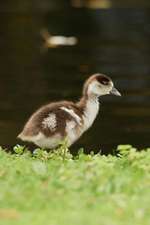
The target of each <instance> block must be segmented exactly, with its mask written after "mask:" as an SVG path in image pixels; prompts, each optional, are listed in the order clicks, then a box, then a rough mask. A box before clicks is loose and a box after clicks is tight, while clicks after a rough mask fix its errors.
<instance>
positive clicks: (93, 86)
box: [88, 81, 100, 95]
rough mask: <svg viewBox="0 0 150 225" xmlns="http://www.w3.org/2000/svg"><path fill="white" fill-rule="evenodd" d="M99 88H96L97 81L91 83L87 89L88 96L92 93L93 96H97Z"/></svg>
mask: <svg viewBox="0 0 150 225" xmlns="http://www.w3.org/2000/svg"><path fill="white" fill-rule="evenodd" d="M99 92H100V91H99V87H98V82H97V81H93V82H92V83H91V84H90V85H89V87H88V94H90V93H94V94H98V95H99Z"/></svg>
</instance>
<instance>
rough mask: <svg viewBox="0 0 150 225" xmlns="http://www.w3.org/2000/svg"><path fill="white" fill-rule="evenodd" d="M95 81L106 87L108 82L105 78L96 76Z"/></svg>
mask: <svg viewBox="0 0 150 225" xmlns="http://www.w3.org/2000/svg"><path fill="white" fill-rule="evenodd" d="M97 81H98V82H99V83H101V84H103V85H108V84H109V81H110V80H109V78H107V77H105V76H98V77H97Z"/></svg>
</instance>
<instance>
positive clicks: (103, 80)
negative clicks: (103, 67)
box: [83, 73, 121, 97]
mask: <svg viewBox="0 0 150 225" xmlns="http://www.w3.org/2000/svg"><path fill="white" fill-rule="evenodd" d="M108 94H113V95H117V96H121V94H120V92H119V91H118V90H117V89H116V88H115V87H114V84H113V82H112V80H111V78H110V77H108V76H106V75H104V74H99V73H98V74H94V75H92V76H91V77H89V78H88V79H87V80H86V82H85V84H84V87H83V95H87V96H94V95H95V96H97V97H99V96H102V95H108Z"/></svg>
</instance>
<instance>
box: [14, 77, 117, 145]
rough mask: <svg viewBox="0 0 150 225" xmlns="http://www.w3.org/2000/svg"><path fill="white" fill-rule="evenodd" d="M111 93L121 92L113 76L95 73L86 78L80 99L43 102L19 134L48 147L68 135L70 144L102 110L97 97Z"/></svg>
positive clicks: (25, 139) (58, 142) (24, 138)
mask: <svg viewBox="0 0 150 225" xmlns="http://www.w3.org/2000/svg"><path fill="white" fill-rule="evenodd" d="M111 93H112V94H115V95H120V93H119V92H118V91H117V89H115V88H114V85H113V82H112V80H111V79H110V78H109V77H107V76H106V75H103V74H94V75H92V76H91V77H90V78H88V79H87V80H86V82H85V84H84V87H83V95H82V97H81V99H80V100H79V102H77V103H73V102H69V101H60V102H54V103H50V104H48V105H45V106H42V107H41V108H40V109H39V110H37V111H36V112H35V113H34V114H33V115H32V116H31V117H30V118H29V120H28V121H27V123H26V124H25V126H24V129H23V131H22V132H21V133H20V134H19V135H18V137H19V138H20V139H22V140H23V141H29V142H33V143H34V144H36V145H38V146H40V147H42V148H49V149H51V148H55V147H57V146H58V145H59V144H60V142H61V141H63V140H64V139H65V138H67V141H68V146H70V145H72V144H73V143H74V142H75V141H76V140H77V139H78V138H79V137H80V136H81V135H82V134H83V133H84V132H85V131H86V130H87V129H88V128H89V127H90V126H91V125H92V123H93V122H94V120H95V118H96V116H97V114H98V111H99V102H98V97H99V96H102V95H106V94H111Z"/></svg>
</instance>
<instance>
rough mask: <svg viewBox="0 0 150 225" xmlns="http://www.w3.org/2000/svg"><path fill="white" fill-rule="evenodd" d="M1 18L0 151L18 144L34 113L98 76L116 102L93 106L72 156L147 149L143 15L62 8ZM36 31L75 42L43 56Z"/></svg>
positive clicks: (148, 87) (148, 18) (148, 38)
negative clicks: (113, 90)
mask: <svg viewBox="0 0 150 225" xmlns="http://www.w3.org/2000/svg"><path fill="white" fill-rule="evenodd" d="M0 17H1V24H0V27H1V28H0V34H1V35H0V49H1V53H0V68H1V70H0V103H1V104H0V145H2V146H4V147H10V146H12V145H14V144H16V143H18V140H16V136H17V135H18V133H19V132H20V131H21V129H22V127H23V125H24V123H25V122H26V120H27V118H28V117H29V116H30V115H31V113H32V112H33V111H35V110H36V109H37V108H38V107H39V106H41V105H43V104H45V103H47V102H49V101H55V100H62V99H67V100H77V99H78V98H79V96H80V94H81V89H82V84H83V82H84V80H85V79H86V78H87V77H88V76H89V75H90V74H93V73H97V72H100V73H105V74H107V75H109V76H111V77H112V79H113V81H114V83H115V85H116V87H117V88H118V90H119V91H120V92H121V93H122V97H121V98H118V97H115V96H106V97H102V98H100V102H101V107H100V113H99V115H98V117H97V119H96V121H95V123H94V125H93V126H92V128H91V129H90V130H89V131H88V132H86V133H85V134H84V135H83V136H82V137H81V139H80V140H79V141H78V142H77V143H76V144H75V145H74V146H73V147H72V149H73V150H76V149H78V148H79V147H84V148H85V149H86V150H87V151H90V150H95V151H99V150H100V149H101V150H102V151H103V152H104V153H108V152H111V151H112V149H115V148H116V146H117V145H118V144H129V143H130V144H133V145H134V146H136V147H139V148H140V147H145V146H150V143H149V142H150V10H146V9H141V10H140V9H139V10H136V9H118V10H116V9H109V10H91V9H73V8H66V10H65V9H63V10H55V11H50V12H46V13H44V12H42V13H40V12H38V13H36V12H34V13H27V12H24V13H23V12H22V13H19V12H17V13H14V12H9V13H8V12H7V13H6V12H5V13H4V12H1V13H0ZM43 28H46V29H48V31H49V32H50V33H51V34H53V35H66V36H72V35H73V36H75V37H77V38H78V40H79V42H78V44H77V45H76V46H72V47H68V46H64V47H59V48H49V49H47V50H46V49H43V40H42V38H41V35H40V31H41V30H42V29H43ZM19 143H21V142H19Z"/></svg>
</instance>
